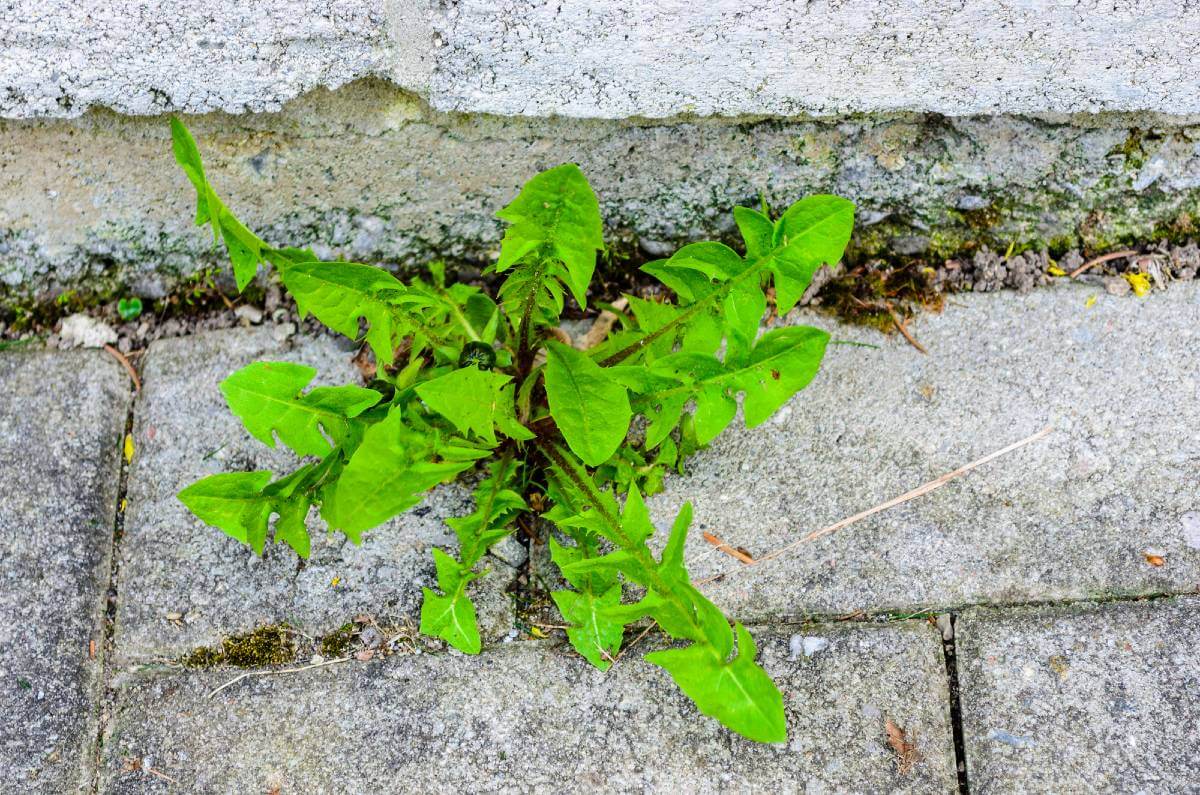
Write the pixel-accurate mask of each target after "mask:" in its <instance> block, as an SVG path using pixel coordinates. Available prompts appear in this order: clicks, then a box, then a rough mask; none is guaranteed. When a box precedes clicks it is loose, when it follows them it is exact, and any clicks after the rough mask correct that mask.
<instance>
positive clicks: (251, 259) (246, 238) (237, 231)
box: [171, 116, 267, 291]
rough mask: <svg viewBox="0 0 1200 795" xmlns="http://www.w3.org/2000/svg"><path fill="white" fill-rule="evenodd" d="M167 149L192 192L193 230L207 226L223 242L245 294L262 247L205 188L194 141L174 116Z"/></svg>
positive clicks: (257, 239)
mask: <svg viewBox="0 0 1200 795" xmlns="http://www.w3.org/2000/svg"><path fill="white" fill-rule="evenodd" d="M171 148H172V150H173V151H174V153H175V162H176V163H178V164H179V167H180V168H181V169H183V173H184V174H185V175H186V176H187V178H188V181H189V182H191V183H192V186H193V187H194V188H195V189H196V226H203V225H204V224H206V223H208V224H211V225H212V228H213V234H214V235H216V236H219V237H220V238H221V239H222V240H223V241H225V248H226V249H227V250H228V252H229V259H230V261H231V263H232V264H233V275H234V279H235V280H236V281H237V286H238V290H239V291H241V290H245V289H246V285H248V284H249V283H250V282H251V280H253V279H254V276H255V274H256V273H257V272H258V264H259V262H261V261H262V260H263V254H264V250H265V249H266V248H267V247H266V244H265V243H263V241H262V240H261V239H259V238H258V237H257V236H256V235H255V234H254V233H253V232H251V231H250V230H249V229H247V228H246V227H245V226H244V225H243V224H242V222H241V221H239V220H238V219H237V218H235V217H234V216H233V214H232V213H230V212H229V210H228V209H226V207H225V205H224V204H223V203H222V202H221V199H220V198H219V197H218V196H217V194H216V192H215V191H214V190H213V189H212V186H211V185H209V184H208V179H207V178H206V177H205V175H204V164H203V163H202V162H201V160H200V150H199V149H198V148H197V146H196V141H195V139H194V138H192V134H191V133H190V132H188V129H187V127H184V126H183V122H181V121H179V119H177V118H175V117H174V116H172V117H171Z"/></svg>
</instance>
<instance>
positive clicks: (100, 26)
mask: <svg viewBox="0 0 1200 795" xmlns="http://www.w3.org/2000/svg"><path fill="white" fill-rule="evenodd" d="M1197 66H1200V6H1197V5H1196V4H1194V3H1188V2H1148V3H1137V4H1133V3H1116V4H1114V3H1111V2H1109V3H1104V4H1100V3H1095V2H1079V3H1063V2H1049V1H1046V2H1013V1H1012V0H1009V1H1008V2H999V3H988V4H983V3H962V2H949V0H847V2H818V1H817V0H814V1H813V2H798V1H792V0H749V1H748V2H746V1H744V0H743V1H742V2H734V1H733V0H713V2H709V3H702V4H697V3H688V4H684V3H682V2H674V0H665V1H664V2H657V3H645V2H617V1H615V0H608V1H607V2H595V1H593V2H582V1H581V0H556V2H530V1H529V0H521V1H516V0H502V1H501V2H479V0H460V1H459V2H448V1H444V2H435V3H425V2H413V0H389V1H387V2H382V1H381V0H340V1H339V2H332V3H330V2H317V0H256V1H255V2H253V3H251V2H247V0H216V1H215V2H212V3H208V4H205V5H203V6H200V5H196V4H194V3H190V2H184V1H183V0H174V1H173V2H153V3H152V2H147V0H117V1H116V2H114V1H113V0H106V1H105V2H101V0H88V1H87V2H79V0H39V1H38V2H33V0H18V2H16V3H13V4H9V5H8V6H6V8H5V9H4V10H0V117H3V118H2V119H0V282H2V283H3V285H4V289H5V290H6V291H7V293H8V295H9V296H10V298H11V297H12V296H14V295H18V296H25V295H31V294H32V295H36V296H39V297H45V296H49V295H52V294H54V293H55V292H56V291H58V290H61V289H65V288H85V289H90V290H95V291H100V292H103V291H106V290H115V289H129V288H132V289H135V290H136V291H138V292H142V293H145V294H148V295H154V294H156V293H160V292H162V291H164V290H169V289H172V288H173V287H174V286H175V285H176V284H178V282H179V280H180V279H181V278H186V277H187V276H188V275H189V274H191V273H194V272H195V271H196V270H197V269H199V268H202V267H204V266H206V265H207V264H210V263H211V262H213V261H215V258H214V256H213V254H212V252H211V247H210V245H209V242H208V239H207V237H206V235H205V233H204V232H202V231H200V230H196V229H194V228H192V227H191V224H190V219H191V213H192V209H191V205H192V196H191V193H190V189H189V188H188V186H187V184H186V182H185V180H184V179H183V177H182V175H181V174H180V173H178V171H177V169H175V167H174V165H173V163H172V161H171V158H170V154H169V145H168V140H167V131H166V124H165V114H167V113H173V112H174V113H181V114H186V115H187V121H188V123H189V125H191V126H192V127H193V130H194V131H195V133H196V135H197V137H198V139H199V142H200V145H201V149H202V151H203V152H204V153H205V156H206V158H207V162H208V163H209V168H210V173H211V177H212V179H213V181H214V183H215V184H216V185H217V186H218V187H219V189H220V190H221V191H222V192H223V193H224V194H225V195H226V196H227V198H228V199H229V203H230V204H231V206H232V207H233V208H234V209H235V210H236V211H237V212H239V213H240V214H242V215H243V216H244V217H245V218H246V220H247V221H249V222H250V223H251V224H253V225H254V226H255V227H256V228H258V229H260V230H261V231H262V232H263V234H264V236H265V237H267V238H268V239H269V240H272V241H277V242H280V243H283V242H287V243H300V244H306V245H316V246H317V247H318V248H319V249H323V250H324V251H325V252H326V253H328V254H331V255H341V256H346V257H352V258H355V259H361V260H367V261H378V262H384V263H398V264H405V263H418V262H420V261H423V260H427V259H429V258H431V257H438V256H440V257H447V258H450V259H453V260H464V259H465V260H486V258H487V257H488V256H490V255H491V254H492V253H493V250H494V248H495V244H496V241H497V240H498V229H499V228H498V224H497V223H496V222H495V221H494V220H493V218H492V213H493V212H494V210H495V209H496V208H497V207H498V206H500V205H501V204H502V203H503V202H505V201H506V200H507V199H508V198H510V197H511V196H512V195H513V193H514V192H515V191H516V189H517V187H518V186H519V185H520V183H521V182H522V181H523V180H524V179H526V178H527V177H529V176H530V175H531V174H533V173H534V172H535V171H537V170H539V169H542V168H546V167H549V166H552V165H555V164H557V163H559V162H562V161H565V160H573V161H576V162H579V163H580V164H581V165H582V166H583V167H584V169H585V171H586V172H587V173H588V175H589V177H590V178H591V179H592V181H593V183H594V185H595V187H596V189H597V192H598V194H599V195H600V198H601V202H602V206H603V208H604V211H605V213H606V218H607V220H608V222H609V224H610V235H611V238H612V240H613V241H614V243H615V244H616V246H617V248H618V250H625V251H630V250H633V249H634V248H635V247H640V248H641V249H642V251H643V252H645V253H647V254H651V255H653V254H659V253H662V252H663V251H666V250H668V249H669V248H670V247H671V246H673V245H675V244H677V243H679V242H681V241H685V240H687V239H691V238H695V237H697V236H701V235H714V234H715V235H722V234H726V233H728V232H729V230H730V226H731V225H730V221H729V215H728V209H729V207H730V206H731V205H733V204H735V203H742V202H750V201H757V200H758V198H759V196H760V195H761V196H764V197H765V198H766V199H767V200H768V201H769V202H771V203H772V204H774V205H776V206H779V205H784V204H786V203H788V202H790V201H793V200H795V199H796V198H799V197H800V196H802V195H804V194H806V193H812V192H817V191H829V192H838V193H842V194H844V195H847V196H848V197H850V198H852V199H854V200H855V201H856V202H857V203H858V204H859V205H860V208H861V209H860V216H859V232H858V234H857V237H856V246H857V251H858V252H860V253H872V254H875V253H878V254H887V255H900V256H928V257H931V258H937V257H942V256H946V255H948V254H952V253H955V252H957V251H960V250H962V249H969V248H971V247H974V246H977V245H980V244H984V243H987V244H990V245H993V246H999V247H1006V246H1007V245H1009V244H1010V243H1017V244H1031V245H1034V246H1050V247H1053V248H1062V247H1065V246H1070V245H1083V246H1085V247H1087V248H1089V249H1092V250H1103V249H1105V248H1108V247H1111V246H1114V245H1119V244H1124V243H1126V242H1128V241H1130V240H1135V239H1142V240H1145V239H1155V238H1161V237H1178V236H1187V235H1188V234H1189V233H1190V232H1191V231H1192V227H1193V224H1197V223H1200V91H1198V90H1197V88H1200V78H1197V76H1196V75H1197V74H1200V70H1198V69H1197Z"/></svg>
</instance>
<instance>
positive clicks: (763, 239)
mask: <svg viewBox="0 0 1200 795" xmlns="http://www.w3.org/2000/svg"><path fill="white" fill-rule="evenodd" d="M733 220H734V221H735V222H737V227H738V231H739V232H741V233H742V240H744V241H745V243H746V259H750V260H755V259H759V258H760V257H763V256H765V255H766V254H767V253H768V252H769V251H770V250H771V249H772V248H773V247H774V246H773V238H774V236H775V225H774V224H772V223H771V219H770V218H768V217H767V216H766V215H764V214H763V213H760V212H759V211H758V210H754V209H751V208H749V207H734V208H733Z"/></svg>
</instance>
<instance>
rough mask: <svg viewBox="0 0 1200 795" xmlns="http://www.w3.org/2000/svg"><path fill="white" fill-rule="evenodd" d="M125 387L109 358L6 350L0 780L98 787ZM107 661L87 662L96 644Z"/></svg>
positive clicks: (12, 785)
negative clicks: (94, 780)
mask: <svg viewBox="0 0 1200 795" xmlns="http://www.w3.org/2000/svg"><path fill="white" fill-rule="evenodd" d="M129 400H130V393H129V380H128V378H127V377H126V376H125V374H124V373H123V372H121V370H120V369H119V368H118V367H117V365H116V364H115V363H114V362H113V361H111V360H110V359H108V358H107V357H106V356H104V355H103V354H100V353H69V354H44V353H14V352H6V353H0V462H2V463H0V563H2V565H3V572H2V576H0V713H2V714H3V715H4V720H3V721H2V722H0V780H2V781H4V787H5V789H7V790H9V791H20V792H45V793H61V792H74V791H76V790H77V789H81V788H83V787H84V786H85V785H90V783H91V781H90V778H91V772H92V770H93V763H92V754H93V753H94V740H95V736H96V710H95V707H94V706H93V702H94V699H95V697H96V691H97V688H98V681H97V679H98V676H99V668H100V659H101V658H102V656H103V648H104V637H103V633H102V630H101V628H100V616H101V613H102V608H103V603H104V592H105V589H106V588H107V586H108V573H109V554H110V550H111V546H112V533H113V514H114V511H115V510H116V505H117V487H118V481H119V472H120V452H119V451H120V446H121V437H122V434H123V433H124V430H125V420H126V417H127V415H128V406H129ZM90 642H94V643H95V649H96V650H97V652H98V653H97V656H95V657H90V656H89V643H90Z"/></svg>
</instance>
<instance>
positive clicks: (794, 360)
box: [726, 326, 829, 428]
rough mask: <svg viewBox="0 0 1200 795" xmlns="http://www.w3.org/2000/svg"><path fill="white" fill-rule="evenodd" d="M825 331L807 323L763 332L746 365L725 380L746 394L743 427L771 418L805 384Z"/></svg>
mask: <svg viewBox="0 0 1200 795" xmlns="http://www.w3.org/2000/svg"><path fill="white" fill-rule="evenodd" d="M828 342H829V334H828V333H827V332H825V331H822V330H821V329H816V328H812V327H809V326H791V327H788V328H781V329H775V330H773V331H768V332H767V333H766V334H764V335H763V336H762V337H761V338H760V339H759V340H758V342H757V343H756V344H755V346H754V350H753V351H752V352H751V354H750V360H749V362H748V363H747V365H746V366H745V367H743V368H741V369H740V370H736V371H734V372H732V373H730V374H729V375H728V376H727V377H726V381H727V382H728V383H729V384H731V385H732V386H734V387H735V388H737V389H741V390H743V391H745V393H746V399H745V401H744V403H743V404H742V411H743V413H744V414H745V418H746V427H747V428H753V427H755V426H756V425H760V424H762V423H763V422H765V421H766V420H767V419H769V418H770V417H771V415H772V414H774V413H775V412H776V410H778V409H779V407H780V406H782V405H783V404H784V403H786V402H787V401H788V400H789V399H791V397H792V395H794V394H796V393H797V392H799V391H800V390H801V389H803V388H804V387H806V386H808V384H809V382H811V381H812V380H813V377H814V376H816V374H817V370H818V369H819V368H820V366H821V359H822V358H823V357H824V355H825V347H826V345H827V344H828Z"/></svg>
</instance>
